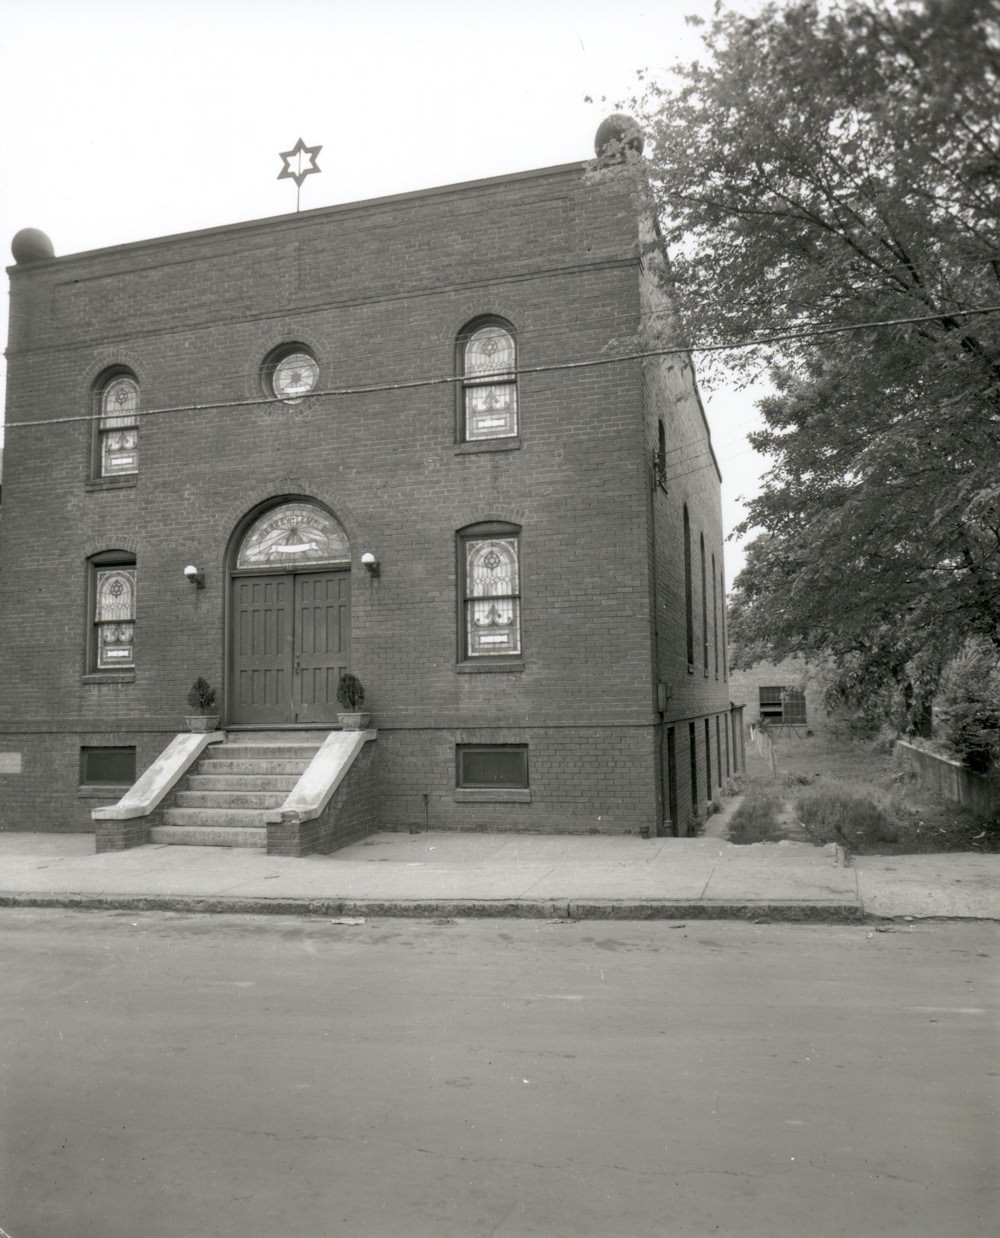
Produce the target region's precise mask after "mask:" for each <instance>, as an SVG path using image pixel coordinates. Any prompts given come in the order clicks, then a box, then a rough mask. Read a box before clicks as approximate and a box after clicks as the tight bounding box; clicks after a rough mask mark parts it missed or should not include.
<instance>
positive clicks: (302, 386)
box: [271, 352, 319, 404]
mask: <svg viewBox="0 0 1000 1238" xmlns="http://www.w3.org/2000/svg"><path fill="white" fill-rule="evenodd" d="M317 382H319V366H318V365H317V364H316V361H315V359H314V358H313V357H310V356H309V354H308V353H305V352H293V353H289V354H288V356H287V357H282V358H281V360H280V361H279V362H278V363H277V364H276V365H275V367H274V371H273V372H272V375H271V386H272V387H273V388H274V394H275V395H276V396H277V397H278V398H279V399H280V400H284V401H285V403H286V404H294V403H296V402H297V401H298V400H301V399H302V397H303V396H307V395H308V394H309V392H310V391H312V390H313V388H314V387H315V386H316V384H317Z"/></svg>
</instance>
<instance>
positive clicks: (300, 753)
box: [201, 744, 319, 765]
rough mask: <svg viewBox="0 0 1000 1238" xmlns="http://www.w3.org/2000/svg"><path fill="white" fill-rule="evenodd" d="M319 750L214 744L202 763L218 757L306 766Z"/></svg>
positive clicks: (206, 751)
mask: <svg viewBox="0 0 1000 1238" xmlns="http://www.w3.org/2000/svg"><path fill="white" fill-rule="evenodd" d="M317 752H319V748H317V747H315V746H314V745H312V744H308V745H302V744H216V745H213V747H211V748H207V749H206V750H205V752H204V754H203V756H202V758H201V759H202V761H213V760H215V759H217V758H219V757H222V758H223V759H227V760H236V761H302V762H304V763H305V764H307V765H308V763H309V762H310V761H311V760H312V759H313V757H314V756H315V755H316V753H317Z"/></svg>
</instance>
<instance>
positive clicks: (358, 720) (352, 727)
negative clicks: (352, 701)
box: [337, 714, 372, 731]
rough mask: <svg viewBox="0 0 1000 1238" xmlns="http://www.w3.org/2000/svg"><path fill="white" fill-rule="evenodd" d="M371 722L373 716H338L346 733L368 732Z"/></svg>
mask: <svg viewBox="0 0 1000 1238" xmlns="http://www.w3.org/2000/svg"><path fill="white" fill-rule="evenodd" d="M371 720H372V716H371V714H337V721H338V722H339V723H340V725H341V728H342V729H343V730H345V731H366V730H367V729H368V726H369V724H370V723H371Z"/></svg>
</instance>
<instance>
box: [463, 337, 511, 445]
mask: <svg viewBox="0 0 1000 1238" xmlns="http://www.w3.org/2000/svg"><path fill="white" fill-rule="evenodd" d="M458 364H459V373H460V374H461V378H462V382H461V400H462V406H461V417H460V426H459V439H460V440H461V441H462V442H466V443H474V442H478V441H480V440H483V439H491V438H514V437H516V435H517V432H518V417H517V347H516V344H515V342H514V332H513V329H512V328H511V326H510V324H509V323H506V322H503V321H502V320H501V319H498V318H491V319H481V320H480V321H479V322H476V323H472V324H471V325H470V326H469V327H467V328H466V329H465V330H464V331H463V332H462V334H461V335H460V336H459V340H458Z"/></svg>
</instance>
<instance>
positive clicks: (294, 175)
mask: <svg viewBox="0 0 1000 1238" xmlns="http://www.w3.org/2000/svg"><path fill="white" fill-rule="evenodd" d="M322 149H323V147H322V146H306V144H305V142H303V141H302V139H301V138H299V140H298V141H297V142H296V143H295V145H294V146H293V147H292V149H291V150H283V151H281V152H280V153H279V158H281V159H282V160H283V161H284V166H283V167H282V169H281V171H280V172H279V173H278V180H279V181H283V180H286V179H287V180H293V181H294V182H295V209H296V210H298V209H299V191H300V190H301V189H302V182H303V181H304V180H305V179H306V177H307V176H311V175H312V173H313V172H321V171H322V170H323V169H322V168H321V167H320V166H319V164H318V163H317V162H316V160H317V158H318V156H319V152H320V151H321V150H322ZM303 155H306V156H308V159H309V166H308V167H305V168H304V167H303V166H302V156H303ZM293 160H294V161H295V167H294V168H293V167H292V161H293Z"/></svg>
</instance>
